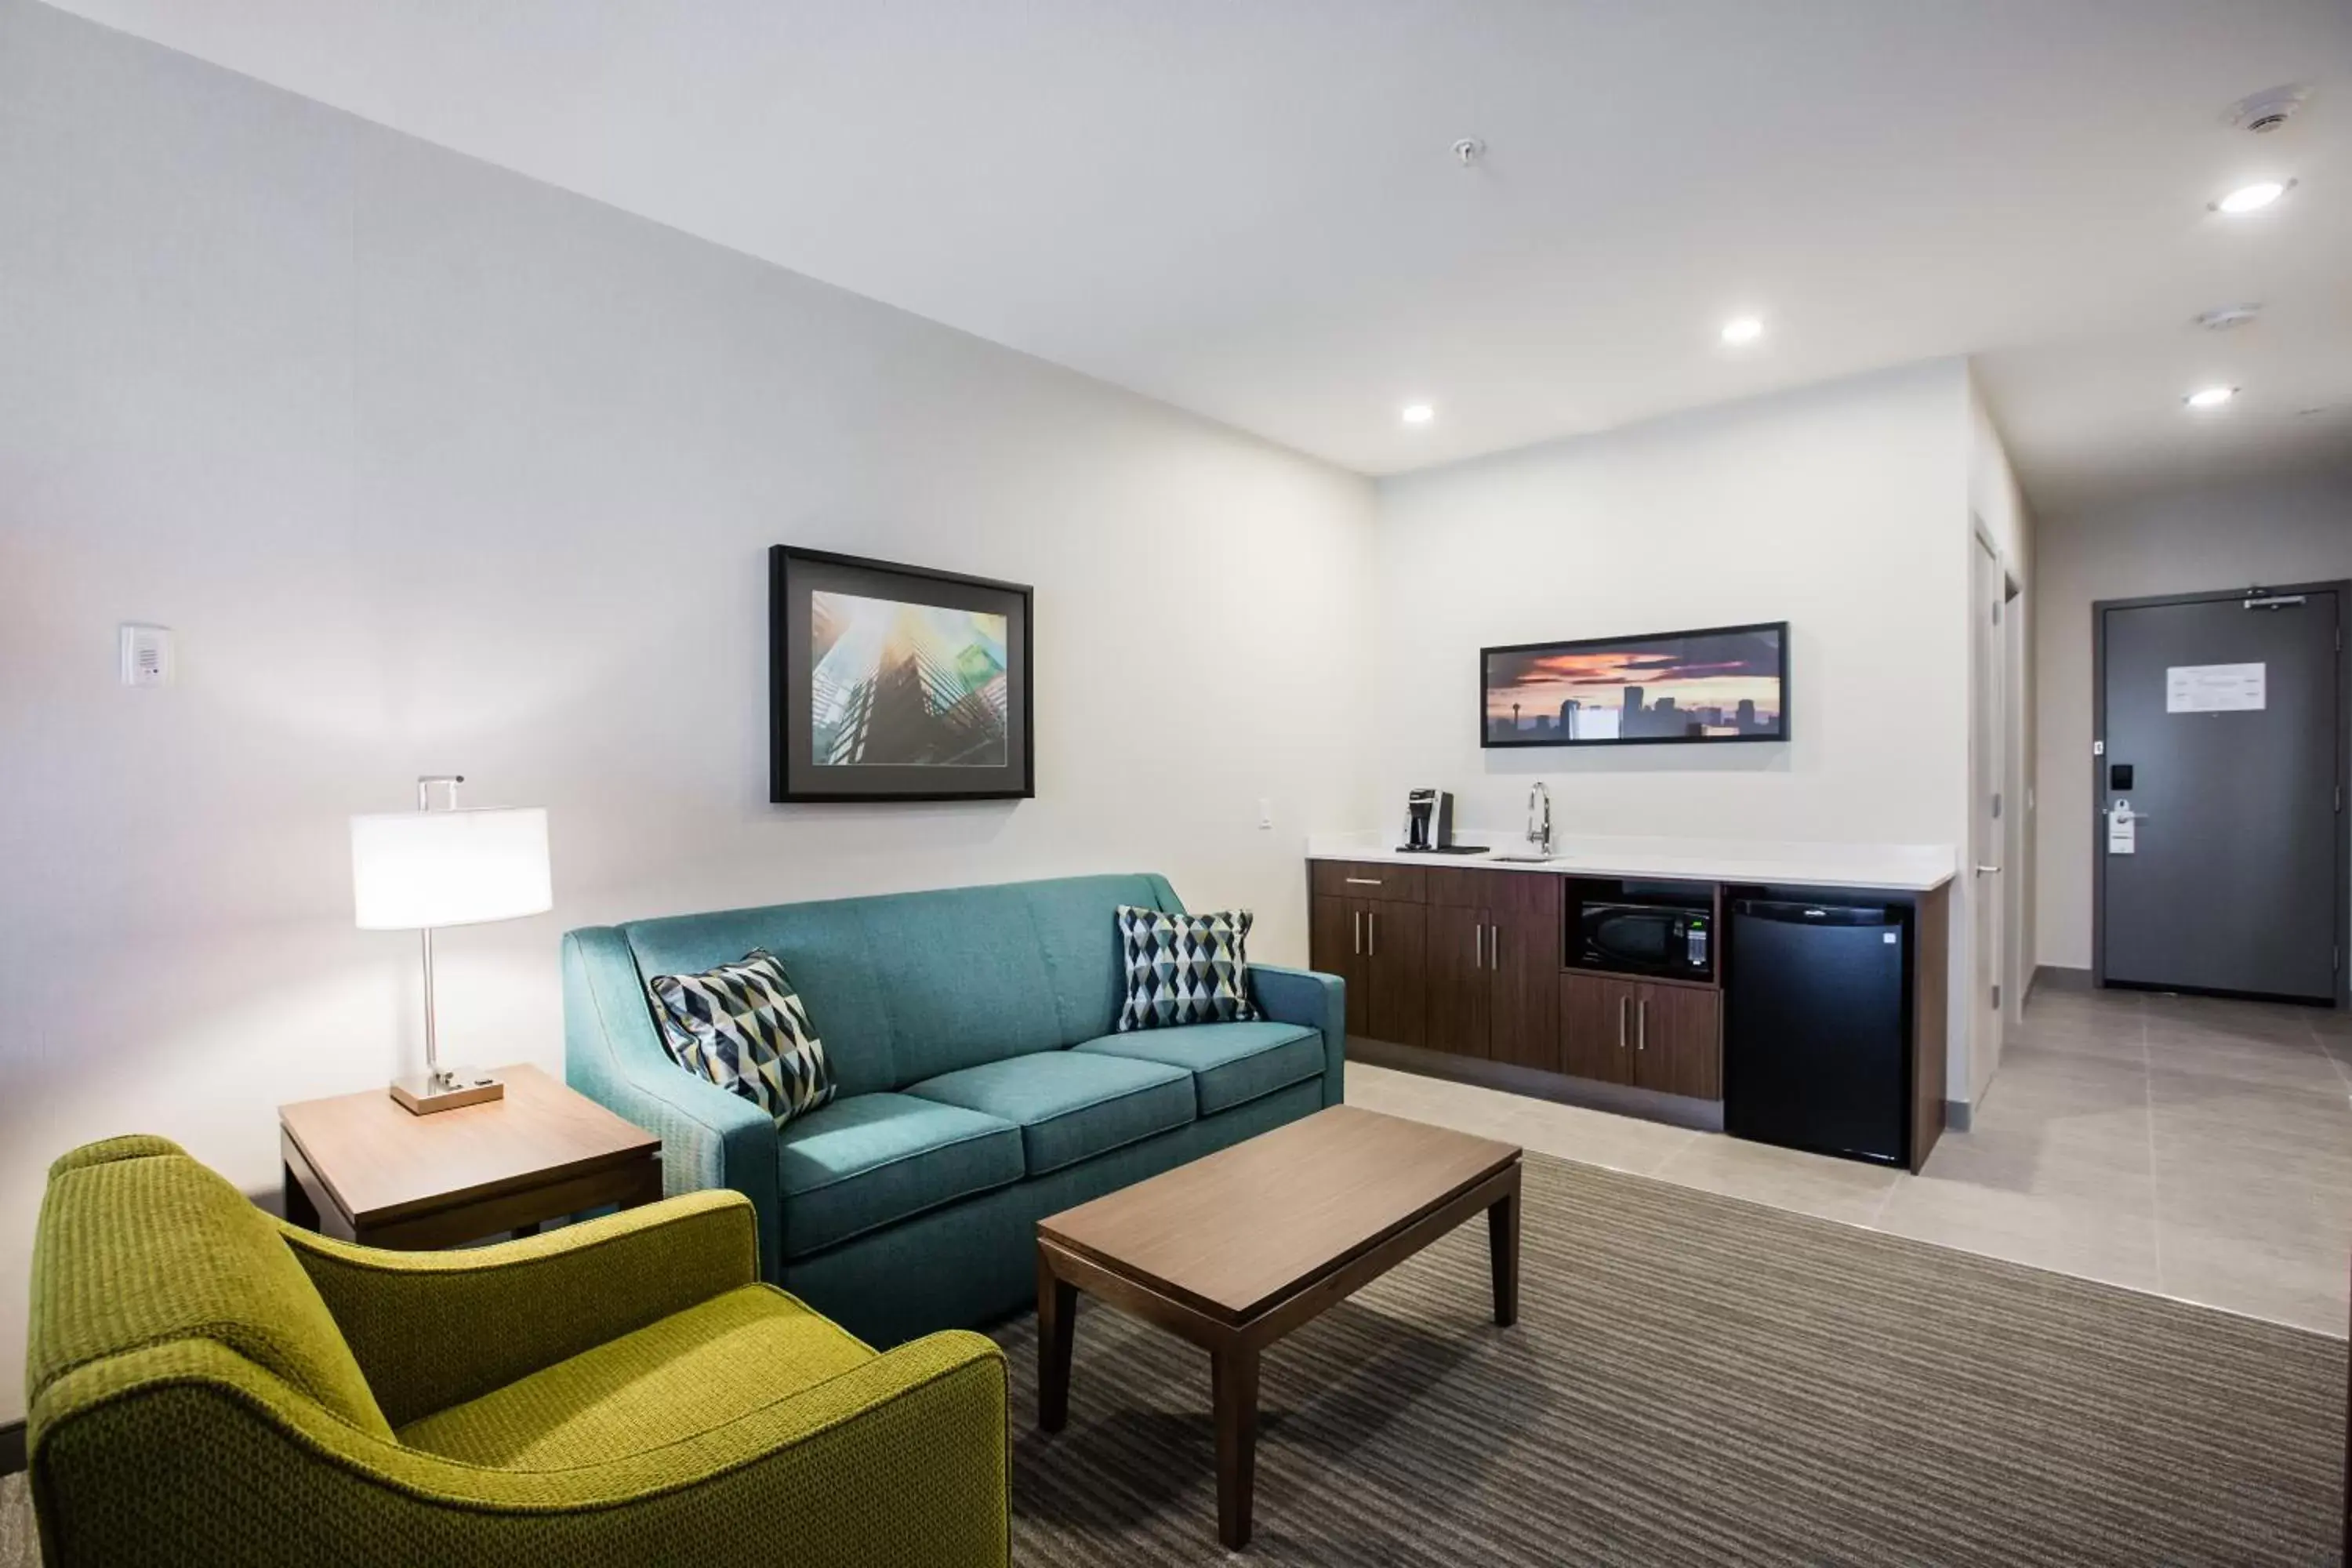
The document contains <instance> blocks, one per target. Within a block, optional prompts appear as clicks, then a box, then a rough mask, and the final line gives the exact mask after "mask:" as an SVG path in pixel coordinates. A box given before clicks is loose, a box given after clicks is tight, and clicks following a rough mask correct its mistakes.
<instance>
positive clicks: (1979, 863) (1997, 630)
mask: <svg viewBox="0 0 2352 1568" xmlns="http://www.w3.org/2000/svg"><path fill="white" fill-rule="evenodd" d="M1973 559H1974V563H1975V573H1974V575H1973V576H1972V578H1971V579H1970V586H1971V589H1972V592H1973V595H1974V597H1973V603H1974V605H1975V614H1974V616H1973V618H1972V626H1973V630H1972V631H1971V632H1970V634H1969V641H1970V643H1971V644H1972V647H1971V657H1972V658H1973V660H1974V665H1975V675H1974V686H1973V688H1972V692H1971V700H1970V702H1969V718H1970V721H1971V724H1972V726H1973V729H1974V734H1973V737H1972V740H1971V743H1970V744H1969V764H1970V767H1969V771H1970V773H1971V775H1972V776H1971V778H1970V780H1969V855H1970V857H1971V862H1972V872H1971V875H1970V878H1969V881H1970V888H1969V900H1970V903H1971V906H1972V909H1971V912H1972V914H1973V916H1974V929H1975V932H1976V941H1975V944H1974V945H1975V951H1976V963H1975V970H1976V994H1975V997H1974V999H1973V1000H1972V1001H1971V1003H1970V1005H1969V1017H1970V1022H1969V1050H1970V1061H1971V1063H1972V1064H1973V1067H1974V1071H1975V1084H1976V1086H1977V1087H1979V1088H1980V1087H1982V1086H1983V1084H1984V1083H1985V1081H1986V1080H1987V1079H1990V1077H1991V1076H1992V1072H1993V1069H1994V1068H1996V1067H1997V1066H1999V1065H2000V1046H2001V998H2000V979H2001V963H2002V954H2003V952H2004V951H2005V949H2006V947H2007V937H2006V935H2005V933H2004V932H2003V930H2002V924H2003V920H2004V916H2005V911H2006V908H2007V905H2008V901H2009V890H2008V887H2007V885H2006V879H2007V877H2008V868H2007V867H2006V866H2005V864H2004V863H2003V858H2002V851H2003V849H2004V847H2005V846H2004V843H2003V840H2004V838H2005V837H2007V835H2006V830H2005V829H2004V827H2003V826H2002V824H2001V820H2000V817H2001V812H2002V810H2003V808H2004V805H2005V804H2006V803H2005V802H2003V801H2002V799H2001V782H2002V779H2003V778H2004V777H2005V776H2006V774H2007V772H2008V768H2007V763H2006V759H2005V757H2004V756H2003V752H2004V749H2005V747H2006V744H2007V737H2008V733H2009V727H2008V722H2007V710H2008V696H2009V668H2008V666H2009V657H2008V654H2009V639H2008V636H2007V630H2006V628H2005V627H2003V626H2002V625H2001V613H2002V612H2001V603H2002V601H2003V599H2005V598H2006V597H2007V589H2008V583H2007V574H2005V573H2004V572H2002V570H2001V566H2000V558H1999V557H1998V556H1996V555H1995V554H1994V553H1993V550H1992V546H1991V545H1990V543H1988V542H1986V540H1985V537H1984V536H1983V535H1982V534H1979V535H1977V540H1976V553H1975V556H1974V558H1973Z"/></svg>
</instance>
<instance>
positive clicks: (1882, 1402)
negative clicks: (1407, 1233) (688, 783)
mask: <svg viewBox="0 0 2352 1568" xmlns="http://www.w3.org/2000/svg"><path fill="white" fill-rule="evenodd" d="M1522 1226H1523V1231H1524V1235H1523V1237H1522V1242H1521V1245H1522V1248H1523V1253H1524V1256H1523V1259H1522V1270H1523V1272H1522V1276H1521V1291H1520V1295H1521V1304H1520V1318H1519V1325H1518V1327H1517V1328H1516V1329H1512V1330H1497V1329H1496V1328H1495V1327H1494V1325H1493V1322H1492V1320H1491V1319H1490V1317H1489V1316H1488V1311H1489V1297H1488V1294H1487V1276H1486V1227H1485V1226H1483V1225H1473V1226H1469V1227H1466V1228H1465V1229H1463V1230H1460V1231H1457V1232H1455V1233H1454V1235H1453V1236H1452V1237H1447V1238H1446V1239H1445V1240H1444V1241H1442V1242H1440V1243H1438V1244H1437V1245H1436V1246H1434V1247H1431V1248H1430V1249H1429V1250H1428V1251H1426V1252H1424V1253H1423V1254H1421V1255H1420V1256H1419V1257H1418V1258H1413V1259H1412V1260H1411V1261H1409V1262H1407V1263H1406V1264H1404V1265H1403V1266H1402V1267H1401V1268H1397V1269H1396V1270H1394V1271H1393V1272H1392V1273H1391V1274H1389V1275H1388V1276H1387V1277H1385V1278H1383V1279H1380V1280H1378V1281H1376V1282H1375V1283H1374V1284H1372V1285H1371V1286H1370V1287H1368V1288H1367V1289H1364V1290H1363V1291H1361V1292H1360V1293H1359V1294H1358V1295H1356V1296H1355V1297H1354V1298H1352V1299H1351V1300H1348V1301H1346V1302H1343V1303H1342V1304H1340V1305H1339V1307H1337V1308H1334V1309H1333V1310H1331V1311H1329V1312H1328V1313H1326V1314H1325V1315H1324V1316H1323V1317H1322V1318H1320V1319H1318V1320H1317V1321H1315V1322H1314V1323H1312V1324H1310V1325H1308V1326H1307V1328H1306V1329H1303V1330H1301V1331H1299V1332H1297V1333H1296V1334H1294V1335H1292V1336H1291V1337H1290V1338H1288V1339H1286V1340H1285V1341H1283V1342H1280V1343H1279V1344H1277V1345H1276V1346H1275V1347H1274V1348H1273V1350H1272V1351H1270V1352H1268V1354H1267V1356H1266V1360H1265V1369H1264V1373H1263V1375H1264V1394H1263V1410H1264V1412H1265V1414H1264V1415H1263V1417H1262V1436H1261V1438H1260V1443H1259V1449H1258V1490H1257V1510H1256V1521H1255V1536H1254V1539H1253V1541H1252V1542H1251V1547H1250V1556H1251V1557H1253V1558H1255V1560H1257V1561H1259V1562H1261V1563H1268V1564H1273V1563H1315V1564H1325V1565H1338V1564H1349V1565H1353V1564H1375V1563H1459V1564H1505V1565H1514V1568H1516V1565H1518V1564H1537V1563H1542V1564H1552V1563H1591V1564H1612V1563H1625V1564H1652V1563H1655V1564H1675V1565H1678V1568H1681V1565H1690V1564H1714V1563H1727V1564H1731V1563H1740V1564H1745V1563H1759V1564H1760V1563H1804V1564H1823V1563H1853V1564H1873V1565H1884V1564H1895V1563H1922V1564H1925V1563H1936V1564H1967V1565H1969V1568H1974V1565H1977V1564H2000V1563H2033V1564H2046V1563H2069V1564H2076V1563H2079V1564H2101V1563H2113V1564H2118V1565H2128V1568H2147V1565H2149V1564H2156V1563H2166V1564H2196V1563H2231V1564H2243V1563H2294V1564H2313V1563H2335V1562H2336V1561H2337V1558H2338V1552H2337V1550H2336V1542H2337V1539H2338V1532H2339V1529H2340V1525H2339V1517H2340V1516H2339V1511H2338V1510H2339V1509H2340V1508H2341V1506H2342V1505H2341V1495H2342V1493H2341V1489H2342V1476H2343V1466H2344V1440H2345V1439H2344V1431H2345V1426H2344V1420H2345V1411H2344V1400H2345V1346H2344V1342H2342V1341H2339V1340H2333V1339H2327V1338H2324V1337H2320V1336H2316V1335H2312V1334H2307V1333H2304V1332H2301V1331H2296V1330H2293V1329H2285V1328H2280V1327H2275V1326H2273V1325H2270V1324H2265V1323H2259V1322H2255V1321H2250V1320H2246V1319H2241V1318H2234V1317H2231V1316H2228V1315H2225V1314H2222V1313H2219V1312H2214V1311H2209V1310H2205V1309H2202V1308H2198V1307H2191V1306H2188V1305H2184V1304H2182V1303H2179V1302H2176V1301H2169V1300H2162V1299H2160V1298H2157V1297H2152V1296H2144V1295H2139V1294H2136V1293H2134V1292H2131V1291H2126V1290H2121V1289H2114V1288H2111V1287H2107V1286H2102V1285H2095V1284H2091V1283H2088V1282H2086V1281H2083V1280H2077V1279H2068V1278H2065V1277H2063V1276H2060V1275H2054V1274H2046V1273H2042V1272H2040V1271H2038V1270H2034V1269H2030V1268H2021V1267H2017V1266H2014V1265H2010V1264H2004V1263H2000V1262H1997V1261H1994V1260H1991V1259H1989V1258H1978V1257H1974V1256H1971V1255H1969V1254H1965V1253H1959V1252H1952V1251H1947V1250H1944V1249H1942V1248H1938V1247H1929V1246H1926V1245H1924V1244H1920V1243H1915V1242H1909V1241H1905V1240H1902V1239H1900V1238H1897V1237H1887V1236H1882V1235H1877V1234H1874V1233H1872V1232H1868V1231H1863V1230H1859V1229H1853V1228H1851V1227H1847V1226H1839V1225H1835V1224H1832V1223H1830V1222H1827V1221H1822V1220H1813V1219H1809V1218H1806V1217H1803V1216H1801V1215H1790V1214H1785V1213H1782V1212H1780V1211H1778V1210H1773V1209H1766V1208H1760V1207H1757V1206H1754V1205H1748V1204H1744V1203H1740V1202H1738V1201H1737V1200H1734V1199H1729V1198H1720V1197H1716V1196H1713V1195H1711V1194H1704V1193H1698V1192H1693V1191H1688V1190H1686V1189H1684V1188H1680V1187H1675V1186H1668V1185H1665V1184H1661V1183H1655V1182H1651V1181H1646V1180H1644V1179H1643V1178H1641V1177H1637V1176H1627V1175H1622V1174H1619V1173H1614V1172H1609V1171H1602V1170H1598V1169H1595V1168H1592V1167H1590V1166H1584V1165H1576V1164H1570V1163H1566V1162H1562V1161H1556V1160H1545V1159H1541V1158H1539V1157H1537V1156H1534V1155H1530V1156H1528V1173H1527V1188H1526V1207H1525V1213H1524V1215H1523V1219H1522ZM998 1338H999V1340H1000V1341H1001V1342H1003V1345H1004V1346H1005V1349H1006V1351H1007V1352H1008V1353H1009V1354H1010V1355H1011V1357H1012V1360H1013V1440H1014V1457H1013V1515H1014V1519H1013V1542H1014V1548H1015V1550H1014V1560H1015V1561H1016V1562H1017V1563H1023V1564H1031V1565H1038V1568H1056V1565H1061V1564H1070V1565H1074V1568H1075V1565H1076V1564H1088V1565H1094V1564H1103V1563H1112V1564H1117V1565H1118V1568H1150V1565H1154V1564H1162V1563H1214V1562H1220V1561H1223V1560H1224V1559H1225V1557H1226V1554H1225V1553H1224V1552H1223V1550H1222V1549H1221V1548H1220V1547H1219V1546H1218V1545H1217V1543H1216V1540H1215V1532H1216V1489H1215V1480H1214V1439H1213V1433H1212V1428H1211V1426H1210V1424H1209V1416H1208V1398H1209V1380H1208V1365H1207V1358H1206V1357H1205V1355H1203V1354H1202V1353H1201V1352H1195V1351H1193V1350H1192V1349H1191V1348H1190V1347H1188V1346H1185V1345H1183V1344H1182V1343H1181V1342H1178V1341H1176V1340H1174V1339H1172V1338H1171V1337H1170V1336H1168V1335H1166V1334H1164V1333H1162V1332H1160V1331H1158V1330H1155V1329H1152V1328H1150V1327H1149V1326H1147V1325H1145V1324H1142V1323H1140V1322H1138V1321H1134V1320H1132V1319H1129V1318H1126V1317H1124V1316H1122V1315H1121V1314H1119V1313H1118V1312H1117V1311H1116V1310H1111V1309H1108V1308H1100V1307H1097V1306H1095V1305H1093V1304H1092V1303H1085V1304H1083V1305H1082V1306H1081V1309H1080V1313H1079V1318H1078V1326H1077V1355H1076V1367H1075V1371H1074V1373H1073V1376H1072V1380H1071V1401H1070V1424H1069V1426H1068V1427H1067V1428H1066V1429H1065V1430H1064V1431H1063V1432H1061V1433H1060V1434H1058V1435H1056V1436H1052V1437H1048V1436H1045V1435H1044V1434H1042V1433H1040V1432H1038V1431H1037V1430H1036V1427H1035V1425H1034V1416H1035V1409H1036V1404H1035V1401H1036V1382H1035V1377H1036V1354H1035V1345H1034V1320H1024V1321H1020V1322H1017V1323H1014V1324H1011V1325H1007V1326H1006V1328H1004V1329H1003V1331H1000V1332H999V1334H998Z"/></svg>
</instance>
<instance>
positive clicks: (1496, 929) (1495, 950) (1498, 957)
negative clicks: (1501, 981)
mask: <svg viewBox="0 0 2352 1568" xmlns="http://www.w3.org/2000/svg"><path fill="white" fill-rule="evenodd" d="M1486 963H1487V965H1488V966H1489V967H1490V968H1492V969H1493V970H1494V971H1495V972H1496V973H1498V974H1499V973H1502V969H1503V928H1502V927H1501V926H1488V927H1487V928H1486Z"/></svg>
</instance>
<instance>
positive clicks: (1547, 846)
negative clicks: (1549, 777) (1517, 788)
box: [1528, 779, 1551, 855]
mask: <svg viewBox="0 0 2352 1568" xmlns="http://www.w3.org/2000/svg"><path fill="white" fill-rule="evenodd" d="M1538 808H1540V810H1541V812H1542V815H1541V816H1538V815H1537V813H1538ZM1528 843H1530V844H1532V845H1534V846H1535V847H1537V848H1538V849H1540V850H1542V851H1543V852H1544V853H1545V854H1547V855H1549V854H1550V853H1551V791H1550V789H1549V787H1547V786H1546V785H1545V784H1544V782H1543V780H1541V779H1538V780H1536V784H1535V788H1533V789H1531V790H1529V791H1528Z"/></svg>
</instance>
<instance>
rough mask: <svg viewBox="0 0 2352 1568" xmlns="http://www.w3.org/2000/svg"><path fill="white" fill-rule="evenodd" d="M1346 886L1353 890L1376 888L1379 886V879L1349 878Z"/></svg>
mask: <svg viewBox="0 0 2352 1568" xmlns="http://www.w3.org/2000/svg"><path fill="white" fill-rule="evenodd" d="M1348 885H1349V886H1350V887H1355V888H1377V887H1379V886H1380V885H1381V879H1379V878H1378V877H1350V878H1349V879H1348Z"/></svg>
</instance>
